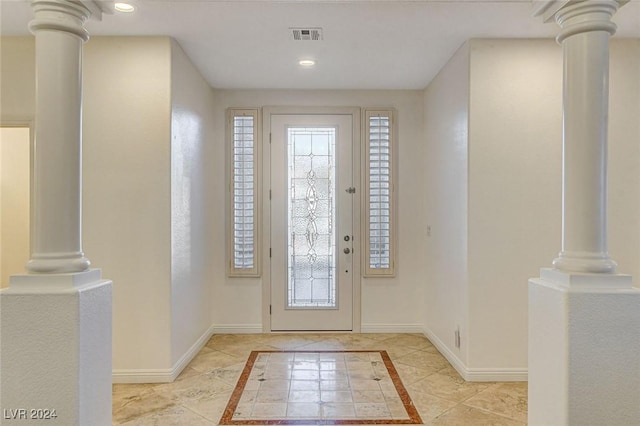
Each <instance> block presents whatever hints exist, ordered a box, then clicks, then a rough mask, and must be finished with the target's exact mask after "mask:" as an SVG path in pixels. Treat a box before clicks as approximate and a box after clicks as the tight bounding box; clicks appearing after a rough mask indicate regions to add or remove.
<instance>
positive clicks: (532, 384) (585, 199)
mask: <svg viewBox="0 0 640 426" xmlns="http://www.w3.org/2000/svg"><path fill="white" fill-rule="evenodd" d="M626 2H627V0H568V1H567V0H564V1H534V2H533V3H534V14H535V15H536V16H543V18H544V19H545V21H555V22H557V23H558V24H559V25H560V27H561V30H560V32H559V35H558V38H557V41H558V42H559V43H560V44H562V50H563V55H564V72H563V141H562V143H563V173H562V175H563V182H562V251H561V252H560V256H559V257H558V258H557V259H555V260H554V262H553V266H554V268H553V269H543V270H542V271H541V275H540V278H535V279H531V280H530V281H529V418H528V424H529V425H531V426H547V425H580V426H588V425H603V424H606V425H609V426H611V425H621V426H622V425H629V424H640V404H638V396H637V384H638V383H640V368H638V361H637V354H638V353H639V352H640V290H639V289H637V288H634V287H632V280H631V277H630V276H627V275H618V274H615V269H616V263H615V262H614V261H613V260H612V259H611V258H610V256H609V254H608V252H607V250H608V249H607V232H606V226H607V223H606V203H607V197H606V185H607V121H608V120H607V118H608V110H609V105H608V98H609V89H608V82H609V38H610V37H611V35H612V34H614V33H615V30H616V26H615V24H614V23H613V22H611V18H612V16H613V15H614V14H615V13H616V11H617V10H618V8H619V7H620V6H622V5H623V4H624V3H626Z"/></svg>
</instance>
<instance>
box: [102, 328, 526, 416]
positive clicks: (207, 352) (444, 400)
mask: <svg viewBox="0 0 640 426" xmlns="http://www.w3.org/2000/svg"><path fill="white" fill-rule="evenodd" d="M260 351H262V352H260ZM273 351H304V352H306V353H307V354H311V355H307V356H310V357H312V358H313V357H314V356H317V364H313V362H315V361H313V360H311V361H309V360H306V361H305V360H302V358H304V357H305V356H303V355H302V352H299V353H300V356H299V362H301V363H302V362H306V364H298V365H299V367H301V366H306V367H309V368H298V370H299V371H306V372H305V373H297V374H303V375H304V374H306V375H309V374H312V375H313V374H316V373H309V372H310V371H315V367H316V366H317V367H318V370H317V374H318V377H319V379H320V381H318V380H316V378H315V376H313V377H311V376H308V377H306V376H305V377H304V378H303V377H302V376H296V377H294V376H293V374H294V372H295V371H296V369H295V365H296V364H295V356H296V353H289V355H286V354H280V355H277V356H275V359H278V358H280V360H282V358H283V357H284V358H287V357H291V356H293V358H292V359H287V361H285V364H288V365H289V366H290V368H288V369H287V368H282V366H280V367H277V366H276V364H278V362H274V363H273V364H272V368H271V369H269V370H271V372H270V373H269V376H266V374H267V371H268V370H267V366H268V364H269V362H268V361H269V360H268V357H266V356H264V355H269V357H270V356H271V354H274V352H273ZM341 351H367V352H366V356H367V357H368V358H369V364H368V365H371V363H372V362H374V363H377V362H378V361H379V360H378V358H377V356H378V355H380V354H381V352H380V351H385V353H386V354H388V356H389V359H390V361H391V362H392V367H391V370H395V373H397V376H398V378H399V379H400V380H401V383H402V385H401V387H402V388H405V389H406V392H407V394H408V397H409V398H410V399H411V401H412V403H413V406H414V407H415V409H417V412H418V413H419V416H420V417H421V419H422V422H423V424H425V425H460V426H465V425H472V426H481V425H505V426H510V425H524V424H526V419H527V385H526V383H477V382H476V383H472V382H465V381H464V380H463V379H462V378H461V377H460V376H459V375H458V374H457V372H456V371H455V370H454V369H453V368H452V367H451V366H450V365H449V363H448V362H447V361H446V359H444V357H442V355H440V353H439V352H438V351H437V349H436V348H435V347H434V346H433V345H432V344H431V343H430V342H429V340H427V339H426V338H425V337H423V336H421V335H419V334H260V335H216V336H213V337H212V338H211V340H210V341H209V342H208V343H207V345H206V346H205V347H204V348H203V349H202V350H201V351H200V353H199V354H198V355H197V356H196V357H195V358H194V359H193V361H192V362H191V363H190V364H189V366H187V368H185V369H184V371H183V372H182V374H181V375H180V377H178V379H177V380H176V381H175V382H173V383H163V384H132V385H126V384H115V385H113V424H114V425H129V426H130V425H141V426H144V425H159V426H165V425H179V426H182V425H185V426H199V425H217V424H219V422H220V420H221V419H222V417H223V414H225V409H227V408H229V410H227V414H226V418H225V420H228V421H227V423H232V422H233V421H244V422H245V424H264V423H266V421H265V422H260V420H269V421H270V422H271V421H273V420H274V419H276V417H269V415H270V414H268V413H269V409H271V408H273V409H275V410H276V411H277V410H279V411H278V412H277V414H274V416H282V417H281V419H282V420H284V419H287V411H286V410H287V409H290V410H291V411H290V412H289V420H290V421H294V422H296V424H313V422H312V421H310V420H309V421H308V422H307V423H305V419H306V417H301V416H305V415H306V414H304V415H303V414H299V413H300V412H299V411H296V410H298V409H300V410H303V411H304V410H311V411H314V410H317V413H318V418H322V416H323V415H324V416H325V419H326V420H324V421H325V422H332V423H334V424H337V423H349V424H359V423H357V422H358V419H362V418H365V417H366V416H364V413H371V412H370V411H366V410H368V409H372V408H371V407H372V404H373V405H375V404H378V405H376V407H378V408H379V409H381V410H382V411H381V412H380V413H379V414H380V416H379V417H378V419H377V420H373V421H376V423H384V424H387V423H393V421H388V422H386V420H392V419H394V417H393V416H394V414H395V416H396V419H395V420H396V421H407V420H406V419H409V417H410V416H409V413H408V412H407V409H406V408H405V411H404V412H403V411H402V410H401V409H400V407H399V406H398V402H397V399H396V398H397V397H396V395H393V394H389V393H388V392H387V394H386V398H385V400H384V405H385V406H386V411H385V410H384V409H383V408H382V400H380V401H378V399H380V395H378V394H377V393H376V395H374V394H373V393H375V392H373V391H377V389H372V390H371V391H370V392H373V393H371V394H366V395H364V394H363V393H362V392H360V391H362V390H363V389H351V388H349V389H341V390H338V389H335V391H336V392H335V393H331V394H330V393H328V392H326V393H325V395H324V397H323V395H322V388H321V387H320V384H321V383H322V377H321V376H320V375H321V374H322V371H323V370H321V366H322V361H321V359H320V356H321V354H324V355H323V356H325V357H326V356H329V355H327V354H335V358H337V360H338V361H339V360H340V359H344V360H345V364H344V366H345V369H346V368H347V365H348V361H347V360H351V362H353V364H352V365H351V367H352V368H351V370H346V377H348V378H351V377H352V376H354V374H355V375H357V374H360V373H363V371H362V368H363V367H365V366H364V364H356V363H357V362H358V361H357V360H355V358H356V357H352V355H354V354H355V353H351V354H349V353H348V352H341ZM252 352H253V353H254V354H255V355H254V356H255V359H254V363H253V365H252V366H251V368H249V369H246V367H247V361H248V360H249V359H250V357H251V356H252ZM314 354H315V355H314ZM340 355H341V356H342V358H341V356H340ZM380 356H381V355H380ZM259 357H261V358H259ZM360 357H362V355H361V356H360ZM371 357H373V358H375V359H373V358H371ZM289 361H291V363H290V362H289ZM308 362H311V363H312V364H313V365H312V364H309V363H308ZM256 366H257V367H259V368H256ZM367 368H368V366H367ZM336 370H337V369H336ZM327 371H330V370H327ZM378 371H379V372H380V374H383V373H384V369H379V370H378ZM386 371H387V374H388V375H389V377H391V376H392V375H394V374H395V373H394V372H393V371H390V370H389V369H387V370H386ZM243 372H244V373H245V377H244V379H243V378H242V376H243ZM261 373H263V375H262V376H261ZM334 373H336V374H337V375H341V374H340V373H337V372H336V371H334ZM279 374H280V375H283V374H284V375H287V377H285V378H283V379H280V380H282V381H284V382H287V386H288V388H289V389H290V388H291V386H296V387H298V386H308V385H310V386H318V391H319V392H320V400H322V403H318V400H317V398H316V397H317V395H316V394H313V395H311V393H313V391H315V387H314V389H310V390H309V391H306V392H305V391H303V392H292V393H291V392H289V393H287V395H285V392H284V389H283V388H280V389H278V386H279V385H276V386H275V389H273V391H272V392H268V391H267V389H268V387H269V385H267V386H265V388H263V389H262V388H261V387H260V386H261V385H263V384H265V383H268V382H272V383H275V382H276V381H278V380H276V377H275V376H274V375H279ZM327 374H328V373H327ZM288 375H290V376H288ZM341 376H342V377H343V378H344V377H345V376H344V375H341ZM269 377H271V379H269ZM386 377H387V376H384V375H382V376H379V377H378V378H380V379H382V380H386ZM261 378H263V379H266V380H263V381H259V380H260V379H261ZM239 379H240V380H239ZM304 379H307V380H304ZM382 380H381V381H382ZM239 381H240V382H241V383H242V382H243V381H244V382H245V386H244V389H237V388H236V385H237V384H238V382H239ZM294 381H295V382H296V384H295V385H292V384H293V383H294ZM304 381H307V382H308V383H306V384H305V383H302V382H304ZM278 382H279V383H280V381H278ZM334 382H336V383H340V381H334ZM343 382H344V383H350V382H349V381H348V380H347V381H343ZM314 383H315V384H314ZM356 383H359V382H356ZM280 384H281V385H283V386H284V384H283V383H280ZM362 385H363V386H365V387H367V386H369V385H368V384H366V385H365V384H364V381H363V382H362ZM356 387H359V384H358V385H356ZM394 388H395V386H394ZM386 389H387V390H391V388H390V387H389V385H388V383H387V388H386ZM234 390H235V397H234ZM296 390H297V389H296ZM325 390H327V391H328V389H325ZM381 390H382V388H381ZM395 390H396V392H398V395H399V394H401V393H402V390H401V389H395ZM307 392H311V393H307ZM338 392H344V393H340V394H338ZM347 392H349V393H350V395H347ZM259 395H260V396H259ZM312 396H313V398H312ZM384 396H385V394H384V392H383V397H384ZM307 397H309V398H310V399H313V400H314V401H297V400H294V399H300V398H301V399H306V398H307ZM234 398H235V400H236V401H235V403H236V404H235V406H234V405H233V402H234ZM258 398H260V401H258ZM332 398H333V399H340V400H341V401H340V404H332V402H334V401H330V399H332ZM349 398H350V399H351V401H349ZM372 398H373V399H375V400H376V401H377V402H373V401H372ZM325 400H326V401H325ZM274 401H275V402H274ZM356 401H358V402H356ZM230 402H232V404H229V403H230ZM260 404H262V405H260ZM269 404H271V405H269ZM274 404H275V405H274ZM304 404H306V405H304ZM359 404H362V405H359ZM338 405H340V406H339V407H338V408H337V409H336V411H333V412H332V411H331V410H330V409H329V408H327V407H334V408H335V407H337V406H338ZM256 407H257V410H256ZM366 407H369V408H366ZM390 407H393V408H390ZM283 408H284V411H283ZM358 408H359V409H360V410H361V411H360V413H361V414H363V416H362V417H359V414H358V412H357V411H356V410H357V409H358ZM338 409H342V410H343V411H341V412H342V413H344V416H342V417H343V419H339V418H338V417H339V416H338V415H337V414H335V415H334V414H331V413H334V412H337V410H338ZM392 409H394V410H396V411H394V412H393V413H391V410H392ZM260 410H266V411H260ZM323 410H324V411H323ZM352 410H353V411H352ZM363 410H364V411H363ZM409 410H411V409H410V408H409ZM314 412H315V411H314ZM325 412H326V413H328V414H323V413H325ZM265 413H266V414H265ZM234 414H235V417H234ZM371 416H372V417H369V419H375V417H376V416H375V415H371ZM259 417H262V418H261V419H259ZM229 420H230V421H229ZM276 420H277V419H276ZM336 420H344V422H337V421H336ZM236 424H238V423H236ZM325 424H331V423H325Z"/></svg>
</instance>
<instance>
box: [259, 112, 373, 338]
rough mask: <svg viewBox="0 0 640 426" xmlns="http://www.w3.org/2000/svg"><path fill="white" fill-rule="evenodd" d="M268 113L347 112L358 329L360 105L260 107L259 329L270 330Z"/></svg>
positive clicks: (358, 323)
mask: <svg viewBox="0 0 640 426" xmlns="http://www.w3.org/2000/svg"><path fill="white" fill-rule="evenodd" d="M272 115H350V116H351V117H352V123H353V130H352V131H353V134H352V143H353V182H354V186H355V188H356V193H355V194H354V197H355V198H354V199H353V237H354V238H353V248H354V252H353V265H352V268H353V286H352V289H353V307H352V310H351V311H352V315H353V331H352V332H353V333H359V332H360V329H361V308H360V299H361V285H362V275H361V258H360V247H361V246H362V245H361V244H360V238H361V235H360V232H361V231H360V229H361V227H360V223H361V222H360V221H361V212H360V205H361V203H360V197H361V185H360V182H361V180H360V171H361V169H362V165H361V158H362V153H361V151H362V146H361V145H362V141H361V138H360V132H361V124H360V108H357V107H264V108H262V144H263V149H262V176H261V181H262V205H261V206H260V208H261V210H262V237H263V238H262V253H263V254H264V255H263V256H262V331H263V332H264V333H270V332H271V312H270V311H271V258H270V257H269V249H270V248H271V210H270V208H269V207H270V204H269V203H270V200H269V190H270V187H271V154H270V152H271V150H270V149H269V144H270V139H271V137H270V135H271V116H272Z"/></svg>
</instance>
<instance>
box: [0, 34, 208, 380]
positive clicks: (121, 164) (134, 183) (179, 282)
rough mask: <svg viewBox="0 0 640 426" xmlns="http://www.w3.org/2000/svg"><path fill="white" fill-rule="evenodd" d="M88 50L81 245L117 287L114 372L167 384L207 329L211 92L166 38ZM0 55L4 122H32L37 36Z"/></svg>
mask: <svg viewBox="0 0 640 426" xmlns="http://www.w3.org/2000/svg"><path fill="white" fill-rule="evenodd" d="M83 52H84V58H83V59H84V60H83V73H84V75H83V83H84V88H83V91H84V93H83V95H84V100H83V163H84V164H83V182H84V187H83V219H84V222H83V243H84V244H83V245H84V247H83V248H84V251H85V253H86V255H87V257H88V258H89V259H90V260H91V261H92V265H93V266H94V267H97V268H101V269H102V271H103V276H104V277H106V278H109V279H112V280H113V283H114V285H113V312H114V315H113V369H114V372H115V373H116V374H117V375H118V379H117V380H127V377H129V376H135V377H138V379H139V378H140V377H143V378H144V380H150V381H153V380H167V378H168V377H170V376H171V375H172V374H173V373H175V371H176V368H179V367H181V366H183V365H182V364H180V363H184V362H186V361H187V360H188V359H187V358H188V356H189V355H190V354H191V352H190V351H191V350H192V349H193V348H194V344H196V343H197V342H198V339H200V338H201V337H202V336H203V334H205V332H206V331H207V328H208V327H209V326H210V325H211V308H210V304H211V296H210V287H211V285H212V283H211V281H210V279H207V278H206V275H207V274H209V275H210V271H211V270H210V268H209V267H208V259H209V258H210V256H209V253H210V244H211V243H210V241H209V239H208V238H207V233H206V226H207V225H206V223H208V216H207V214H206V213H205V208H206V206H207V205H208V204H207V203H209V201H208V193H207V191H206V189H205V187H204V183H203V182H204V169H205V167H204V162H205V161H206V157H205V156H204V155H200V154H201V152H202V151H203V150H204V149H205V146H206V145H207V140H205V137H208V136H207V135H208V134H209V133H210V121H209V120H208V117H209V116H210V115H211V113H210V109H211V108H212V105H211V102H212V95H211V91H210V89H209V87H208V86H207V85H206V84H205V83H204V81H203V80H202V78H201V77H200V76H199V74H198V73H197V72H196V71H195V69H194V68H193V66H192V65H191V64H190V62H189V60H188V58H187V57H186V56H185V55H184V53H183V52H182V50H181V49H180V47H179V46H178V45H177V44H176V43H173V42H172V41H171V39H169V38H168V37H92V38H91V40H90V41H89V42H88V43H86V44H85V45H84V51H83ZM1 53H2V74H1V75H0V79H1V84H2V89H3V92H2V99H1V103H0V111H1V117H2V120H3V121H4V122H15V121H22V122H29V121H30V120H33V117H34V102H33V96H34V93H35V89H34V83H35V78H34V76H35V73H34V66H35V62H34V55H35V50H34V40H33V38H32V37H5V38H2V49H1ZM196 122H197V123H199V125H200V126H202V129H205V130H204V132H200V130H198V128H197V125H195V127H194V123H196ZM27 170H28V167H27ZM172 178H173V179H174V181H172ZM205 218H206V219H205ZM205 337H206V336H205Z"/></svg>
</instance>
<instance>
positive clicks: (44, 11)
mask: <svg viewBox="0 0 640 426" xmlns="http://www.w3.org/2000/svg"><path fill="white" fill-rule="evenodd" d="M112 5H113V1H112V0H106V1H103V0H82V1H77V0H31V7H32V9H33V11H34V14H35V18H34V19H33V20H32V21H31V22H29V30H30V31H31V32H32V33H34V34H35V33H36V31H38V30H57V31H63V32H67V33H70V34H75V35H77V36H78V37H80V38H81V39H82V40H83V41H87V40H89V33H88V32H87V30H86V29H85V28H84V23H85V22H86V21H87V19H89V18H93V19H96V20H98V21H100V20H102V14H103V13H113V10H112Z"/></svg>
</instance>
